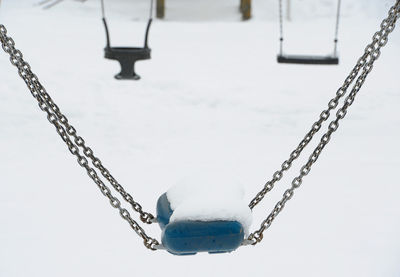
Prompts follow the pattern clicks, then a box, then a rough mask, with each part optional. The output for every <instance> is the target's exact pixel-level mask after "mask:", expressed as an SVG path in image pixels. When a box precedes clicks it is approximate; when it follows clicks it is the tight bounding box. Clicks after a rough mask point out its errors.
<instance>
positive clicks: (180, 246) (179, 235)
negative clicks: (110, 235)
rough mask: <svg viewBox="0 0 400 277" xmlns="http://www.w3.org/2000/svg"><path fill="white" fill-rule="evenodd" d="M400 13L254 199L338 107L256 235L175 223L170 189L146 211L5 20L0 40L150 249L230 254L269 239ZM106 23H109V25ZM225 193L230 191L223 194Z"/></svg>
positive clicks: (392, 13)
mask: <svg viewBox="0 0 400 277" xmlns="http://www.w3.org/2000/svg"><path fill="white" fill-rule="evenodd" d="M399 18H400V0H396V1H395V4H394V5H393V6H392V7H391V8H390V9H389V12H388V15H387V17H386V18H385V19H384V20H383V21H382V23H381V25H380V29H379V30H378V31H377V32H375V33H374V35H373V37H372V41H371V42H370V43H369V44H368V45H367V46H366V47H365V49H364V51H363V53H362V55H361V56H360V58H359V59H358V61H357V63H356V64H355V66H354V67H353V69H352V70H351V72H350V74H349V75H348V76H347V77H346V78H345V81H344V82H343V84H342V85H341V86H340V87H339V88H338V90H337V91H336V93H335V96H334V97H333V98H332V99H331V100H330V101H329V103H328V107H327V108H325V109H324V110H323V111H322V113H321V114H320V116H319V118H318V119H317V120H316V121H315V122H314V123H313V124H312V125H311V128H310V130H309V132H307V134H306V135H305V137H304V138H303V139H302V140H301V141H300V143H299V144H298V146H297V147H296V148H295V149H294V150H293V151H292V152H291V153H290V155H289V157H288V159H287V160H285V161H284V162H283V163H282V165H281V167H280V168H279V169H278V170H277V171H276V172H275V173H274V174H273V175H272V178H271V179H270V180H269V181H267V182H266V184H265V185H264V186H263V188H262V189H261V190H260V191H259V192H258V193H257V195H255V197H254V198H253V199H252V200H251V201H250V203H249V205H248V208H249V209H250V210H251V211H253V210H254V208H255V207H256V206H257V205H258V204H259V203H260V202H261V201H262V200H263V199H264V198H265V196H266V195H267V194H268V193H269V192H270V191H271V190H272V189H273V188H274V187H275V185H276V184H277V183H278V182H279V181H280V180H281V179H282V177H283V175H284V174H285V173H286V172H287V171H288V170H289V169H291V167H292V164H293V162H294V161H295V160H297V159H298V158H299V157H300V155H301V154H302V153H303V150H304V149H305V148H306V147H307V146H308V145H309V143H310V142H311V141H312V140H313V138H314V137H315V135H316V134H318V133H320V131H321V128H322V126H323V125H324V124H325V123H327V121H328V119H329V117H330V116H331V114H332V113H334V112H336V114H335V117H334V119H333V120H332V121H331V122H330V123H329V124H328V130H327V131H326V132H325V133H324V134H323V135H322V137H321V139H320V141H319V143H318V145H317V147H316V148H315V149H314V150H313V152H312V154H311V156H310V157H309V158H308V160H307V162H306V163H305V164H304V165H303V166H302V167H301V169H300V171H299V173H298V175H297V177H295V178H294V179H293V180H292V182H291V186H290V187H289V188H288V189H287V190H286V191H285V193H284V194H283V196H282V199H281V200H279V201H278V203H277V204H276V205H275V207H274V208H273V209H272V211H271V212H270V213H269V214H268V215H267V217H266V218H265V219H264V220H263V221H262V222H261V224H260V227H259V229H258V230H256V231H254V232H252V233H250V234H246V233H245V232H244V228H243V225H242V224H241V223H240V222H238V221H232V220H227V219H226V218H220V219H219V220H209V221H207V220H203V221H196V220H183V221H175V222H171V217H172V216H173V214H174V211H175V210H174V207H172V206H171V201H170V200H171V199H169V197H168V194H162V195H161V197H160V198H159V200H158V203H157V215H152V214H151V213H149V212H145V211H144V210H143V208H142V206H141V205H140V204H139V203H138V202H136V201H135V200H134V199H133V197H132V196H131V194H129V193H128V192H127V191H126V190H125V189H124V188H123V187H122V185H121V184H120V183H119V182H118V181H117V180H116V179H115V178H114V177H113V176H112V175H111V173H110V171H109V170H108V169H107V168H106V167H105V166H104V165H103V163H102V162H101V160H100V159H99V158H98V157H97V156H96V155H95V153H94V151H93V150H92V148H90V147H89V146H87V145H86V142H85V140H84V139H83V138H82V137H81V136H79V134H78V132H77V130H76V129H75V128H74V126H73V125H71V123H70V122H69V120H68V119H67V117H66V116H65V115H64V114H63V113H62V112H61V110H60V108H59V107H58V106H57V105H56V103H55V102H54V100H53V99H52V98H51V97H50V95H49V94H48V93H47V91H46V89H45V88H44V87H43V86H42V84H41V83H40V81H39V78H38V77H37V75H35V74H34V73H33V71H32V69H31V66H30V65H29V64H28V63H27V62H26V61H25V60H24V57H23V54H22V52H21V51H20V50H18V49H17V48H16V46H15V42H14V40H13V39H12V37H10V36H9V35H8V33H7V29H6V27H5V26H4V25H2V24H0V44H1V46H2V49H3V50H4V52H6V53H7V54H8V55H9V56H10V61H11V64H12V65H14V66H15V67H16V68H17V70H18V74H19V76H20V77H21V78H22V79H23V81H24V82H25V83H26V85H27V88H28V89H29V91H30V93H31V94H32V96H33V97H34V98H35V100H36V101H37V103H38V105H39V108H40V109H41V110H42V111H43V112H44V113H45V114H46V117H47V120H48V121H49V122H50V124H51V125H53V126H54V127H55V129H56V131H57V133H58V134H59V135H60V137H61V139H62V141H64V142H65V144H66V146H67V148H68V150H69V151H70V152H71V154H72V155H73V156H74V157H76V159H77V163H78V164H79V166H81V167H82V168H83V169H84V170H85V171H86V173H87V174H88V176H89V177H90V179H91V180H92V181H93V182H94V183H95V184H96V185H97V186H98V188H99V189H100V192H101V193H102V194H103V195H104V196H105V197H106V198H107V199H108V201H109V202H110V204H111V206H112V207H113V208H115V209H116V210H117V211H118V212H119V214H120V216H121V217H122V218H123V219H124V220H125V221H126V222H127V223H128V224H129V225H130V227H131V228H132V229H133V231H135V233H136V234H137V235H138V236H140V237H141V238H142V239H143V243H144V245H145V247H146V248H148V249H150V250H153V251H155V250H161V249H164V250H167V251H168V252H170V253H172V254H175V255H189V254H196V253H198V252H209V253H226V252H231V251H234V250H236V249H237V248H239V247H240V246H246V245H256V244H258V243H260V242H261V241H262V240H263V238H264V232H265V231H266V230H268V229H269V228H270V226H271V225H272V223H273V222H274V220H275V219H276V217H277V216H278V215H279V214H280V213H281V211H282V210H283V209H284V208H285V206H286V205H287V203H288V201H289V200H290V199H292V198H293V196H294V194H295V192H296V190H297V189H298V188H300V187H301V185H302V184H303V181H304V178H305V177H306V176H307V175H308V174H309V173H310V172H311V170H312V167H313V165H314V164H315V163H316V162H317V161H318V159H319V157H320V155H321V153H322V152H323V150H324V149H325V147H326V146H327V144H328V143H329V142H330V141H331V140H332V137H333V134H334V133H335V132H336V131H337V130H338V128H339V126H340V123H341V121H342V120H343V119H344V118H345V117H346V115H347V112H348V110H349V108H350V107H351V105H352V104H353V102H354V100H355V98H356V96H357V95H358V92H359V91H360V89H361V88H362V86H363V84H364V83H365V81H366V79H367V77H368V75H369V74H370V73H371V71H372V69H373V67H374V65H375V62H376V60H378V59H379V57H380V55H381V50H382V48H383V47H385V46H386V44H387V42H388V39H389V35H390V34H391V33H392V32H393V30H394V29H395V26H396V23H397V20H398V19H399ZM105 26H107V25H106V24H105ZM110 48H111V47H110ZM351 86H352V87H351ZM342 99H344V101H343V103H342V104H341V106H340V105H339V104H340V100H342ZM101 176H102V177H101ZM103 178H104V179H105V180H106V181H107V182H109V184H110V185H111V186H112V187H113V189H115V191H116V192H118V193H119V194H120V196H121V197H122V199H124V200H125V201H126V202H127V204H129V205H131V206H132V211H133V212H136V213H138V214H139V218H140V220H141V221H142V222H143V223H145V224H152V223H155V222H158V223H159V224H160V227H161V229H162V230H163V231H162V235H161V242H159V241H158V240H157V239H156V238H153V237H151V236H149V235H147V233H146V232H145V230H144V229H143V228H142V226H140V224H139V223H138V222H137V221H135V220H134V219H133V218H132V215H131V213H130V211H128V210H127V209H125V208H124V207H123V206H122V202H121V201H120V199H119V198H118V197H116V196H114V194H113V192H112V191H111V189H110V187H109V186H108V185H106V183H105V182H104V181H103ZM221 197H224V196H223V195H221ZM206 202H207V201H204V205H207V203H206Z"/></svg>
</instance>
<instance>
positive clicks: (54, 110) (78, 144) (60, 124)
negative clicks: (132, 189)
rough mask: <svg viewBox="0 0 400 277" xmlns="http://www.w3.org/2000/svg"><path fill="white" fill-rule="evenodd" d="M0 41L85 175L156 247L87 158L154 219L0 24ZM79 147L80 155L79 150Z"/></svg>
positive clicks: (155, 244) (147, 218) (152, 246)
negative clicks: (103, 160)
mask: <svg viewBox="0 0 400 277" xmlns="http://www.w3.org/2000/svg"><path fill="white" fill-rule="evenodd" d="M0 42H1V46H2V48H3V50H4V51H5V52H6V53H8V54H9V55H10V62H11V64H13V65H14V66H16V67H17V69H18V74H19V75H20V77H21V78H22V79H23V80H24V81H25V83H26V85H27V87H28V88H29V91H30V92H31V94H32V96H33V97H34V98H35V99H36V100H37V102H38V105H39V108H40V109H41V110H42V111H43V112H45V113H46V115H47V119H48V121H49V122H50V123H51V124H52V125H53V126H54V127H55V128H56V131H57V133H58V134H59V136H60V137H61V139H62V140H63V141H64V142H65V143H66V145H67V147H68V150H69V151H70V152H71V154H72V155H74V156H75V157H76V159H77V162H78V164H79V165H80V166H81V167H83V168H84V169H85V170H86V172H87V174H88V175H89V177H90V178H91V179H92V180H93V182H94V183H95V184H96V185H97V186H98V188H99V189H100V191H101V192H102V194H103V195H104V196H105V197H107V198H108V199H109V201H110V204H111V206H112V207H114V208H116V209H118V211H119V214H120V215H121V217H122V218H123V219H124V220H126V221H127V222H128V223H129V225H130V226H131V227H132V229H133V230H134V231H135V232H136V233H137V234H138V235H139V236H140V237H141V238H142V239H143V241H144V245H145V246H146V247H147V248H149V249H151V250H156V249H157V248H158V247H159V245H160V243H159V242H158V241H157V240H156V239H154V238H151V237H149V236H148V235H147V234H146V232H145V231H144V230H143V228H142V227H140V225H139V224H138V223H137V222H136V221H135V220H133V219H132V217H131V215H130V213H129V211H128V210H126V209H125V208H123V207H122V206H121V202H120V201H119V200H118V198H116V197H115V196H113V195H112V193H111V190H110V188H109V187H107V186H106V185H105V184H104V182H103V181H102V180H101V179H100V177H99V175H98V174H97V172H96V170H95V169H94V168H93V167H91V166H90V165H89V161H88V158H89V159H90V160H91V161H92V164H93V166H94V167H95V168H97V169H99V170H100V172H101V174H102V175H103V176H104V177H105V178H106V179H107V180H108V181H109V182H110V183H111V185H112V186H113V187H114V188H115V189H116V190H117V191H118V192H119V193H120V194H121V195H122V196H123V198H124V199H125V200H126V201H128V202H129V203H130V204H131V205H132V207H133V208H134V210H135V211H137V212H139V213H140V218H141V219H142V221H144V222H146V223H151V222H152V221H153V219H154V216H152V215H151V214H149V213H145V212H143V211H142V207H141V206H140V205H139V204H138V203H137V202H135V201H134V200H133V199H132V196H131V195H130V194H128V193H127V192H126V191H125V190H124V188H123V187H122V186H121V185H120V184H119V183H118V182H117V181H116V180H115V179H114V178H113V177H112V175H111V174H110V173H109V171H108V170H107V169H106V168H105V167H104V166H103V165H102V163H101V161H100V160H99V159H98V158H97V157H96V156H95V155H94V153H93V151H92V149H91V148H89V147H88V146H86V145H85V141H84V139H83V138H82V137H80V136H79V135H78V134H77V132H76V130H75V128H74V127H73V126H72V125H70V124H69V122H68V119H67V118H66V117H65V116H64V115H63V114H62V113H61V111H60V109H59V108H58V106H57V105H56V104H55V103H54V101H53V100H52V99H51V97H50V95H49V94H48V93H47V92H46V90H45V89H44V87H43V86H42V85H41V83H40V82H39V79H38V77H37V76H36V75H35V74H34V73H33V72H32V71H31V67H30V65H29V64H28V63H27V62H25V61H24V59H23V55H22V53H21V51H20V50H18V49H16V48H15V42H14V40H13V39H12V38H11V37H9V36H7V30H6V28H5V26H4V25H1V24H0ZM80 148H81V149H82V150H83V153H84V155H81V154H80Z"/></svg>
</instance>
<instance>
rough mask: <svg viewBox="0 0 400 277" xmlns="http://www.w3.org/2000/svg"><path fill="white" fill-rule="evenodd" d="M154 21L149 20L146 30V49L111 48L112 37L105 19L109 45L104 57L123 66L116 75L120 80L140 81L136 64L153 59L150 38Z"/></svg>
mask: <svg viewBox="0 0 400 277" xmlns="http://www.w3.org/2000/svg"><path fill="white" fill-rule="evenodd" d="M151 22H152V19H149V21H148V23H147V28H146V36H145V42H144V47H111V46H110V35H109V32H108V26H107V22H106V20H105V18H103V23H104V28H105V30H106V36H107V45H106V47H105V48H104V57H105V58H106V59H109V60H116V61H118V62H119V63H120V65H121V72H120V73H118V74H117V75H115V78H116V79H118V80H139V79H140V76H139V75H138V74H136V72H135V63H136V62H137V61H140V60H149V59H151V49H150V48H149V47H148V36H149V30H150V26H151Z"/></svg>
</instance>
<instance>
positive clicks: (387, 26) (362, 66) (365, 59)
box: [247, 0, 400, 245]
mask: <svg viewBox="0 0 400 277" xmlns="http://www.w3.org/2000/svg"><path fill="white" fill-rule="evenodd" d="M399 17H400V0H397V1H396V3H395V5H394V6H392V7H391V8H390V10H389V13H388V17H387V18H385V19H384V20H383V21H382V23H381V25H380V30H379V31H378V32H376V33H375V34H374V36H373V37H372V42H371V43H370V44H368V45H367V47H366V48H365V51H364V54H363V55H362V56H361V58H359V59H358V61H357V64H356V65H355V66H354V68H353V69H352V70H351V72H350V74H349V75H348V76H347V78H346V79H345V81H344V83H343V85H342V86H341V87H340V88H339V89H338V90H337V92H336V95H335V97H333V98H332V99H331V100H330V101H329V103H328V108H327V109H325V110H323V111H322V113H321V114H320V117H319V119H318V120H317V121H316V122H314V124H313V125H312V127H311V130H310V131H309V132H308V133H307V134H306V136H305V137H304V139H303V140H302V141H301V142H300V144H299V145H298V146H297V148H296V149H295V150H294V151H293V152H292V153H291V154H290V157H289V158H288V159H287V160H285V161H284V162H283V163H282V165H281V168H280V169H279V170H278V171H276V172H275V173H274V174H273V176H272V179H271V180H270V181H268V182H267V183H266V184H265V186H264V187H263V189H262V190H261V191H260V192H259V193H258V194H257V195H256V197H255V198H254V199H253V200H252V201H251V202H250V205H249V207H250V208H251V209H253V208H254V207H255V206H256V205H257V204H258V203H260V202H261V201H262V200H263V199H264V197H265V195H266V194H267V193H268V192H270V191H271V190H272V189H273V188H274V186H275V184H276V183H277V182H278V181H280V180H281V179H282V177H283V175H284V173H285V172H286V171H288V170H289V169H290V168H291V167H292V164H293V162H294V161H295V160H296V159H297V158H298V157H299V156H300V154H301V153H302V152H303V150H304V149H305V148H306V146H307V145H308V144H309V143H310V142H311V140H312V139H313V137H314V135H315V134H317V133H318V132H319V131H320V129H321V127H322V125H323V123H324V122H325V121H327V120H328V119H329V117H330V115H331V113H332V112H334V111H336V109H337V108H338V106H339V101H340V99H342V98H343V97H345V96H346V94H347V90H348V88H349V87H350V85H351V84H352V83H353V82H354V80H356V78H357V76H358V78H357V80H356V81H355V84H354V86H353V87H352V89H351V92H350V93H349V94H348V95H347V97H346V98H345V100H344V104H343V105H342V106H341V107H340V108H339V109H337V111H336V118H335V119H334V120H332V121H331V122H330V124H329V126H328V131H327V132H326V133H325V134H324V135H323V136H322V138H321V140H320V142H319V144H318V146H317V147H316V148H315V149H314V151H313V152H312V154H311V156H310V157H309V159H308V161H307V163H306V164H305V165H303V167H301V170H300V174H299V175H298V176H297V177H295V178H294V179H293V180H292V183H291V187H290V188H289V189H287V190H286V191H285V193H284V194H283V197H282V199H281V200H280V201H279V202H278V203H277V204H276V205H275V207H274V209H273V210H272V212H271V213H270V214H269V215H268V217H267V218H266V219H265V220H264V221H263V222H262V223H261V226H260V228H259V229H258V230H257V231H255V232H253V233H251V234H250V235H249V237H248V241H247V243H248V244H253V245H255V244H257V243H259V242H260V241H261V240H262V239H263V233H264V231H265V230H267V229H268V228H269V227H270V226H271V224H272V222H273V221H274V219H275V218H276V217H277V216H278V214H280V212H281V211H282V210H283V208H284V207H285V205H286V203H287V202H288V201H289V200H290V199H291V198H292V197H293V195H294V192H295V190H296V189H298V188H299V187H300V186H301V185H302V183H303V179H304V177H306V176H307V175H308V174H309V173H310V171H311V168H312V166H313V164H314V163H315V162H316V161H317V160H318V158H319V156H320V155H321V153H322V151H323V149H324V148H325V147H326V145H327V144H328V143H329V141H330V140H331V138H332V135H333V133H335V132H336V131H337V129H338V128H339V122H340V121H341V120H342V119H344V118H345V116H346V114H347V111H348V109H349V107H350V106H351V105H352V104H353V102H354V99H355V97H356V96H357V94H358V92H359V91H360V89H361V87H362V86H363V84H364V82H365V80H366V78H367V76H368V74H369V73H370V72H371V71H372V69H373V66H374V63H375V61H376V60H377V59H378V58H379V56H380V54H381V48H382V47H384V46H385V45H386V44H387V42H388V37H389V34H390V33H391V32H393V30H394V28H395V26H396V21H397V20H398V19H399ZM360 72H361V74H360Z"/></svg>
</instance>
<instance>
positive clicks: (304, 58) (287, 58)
mask: <svg viewBox="0 0 400 277" xmlns="http://www.w3.org/2000/svg"><path fill="white" fill-rule="evenodd" d="M340 6H341V0H338V5H337V12H336V28H335V39H334V49H333V54H332V55H327V56H315V55H287V54H284V52H283V40H284V39H283V12H282V0H279V29H280V38H279V42H280V52H279V54H278V57H277V60H278V63H289V64H310V65H312V64H313V65H337V64H339V57H338V55H337V43H338V32H339V19H340Z"/></svg>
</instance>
